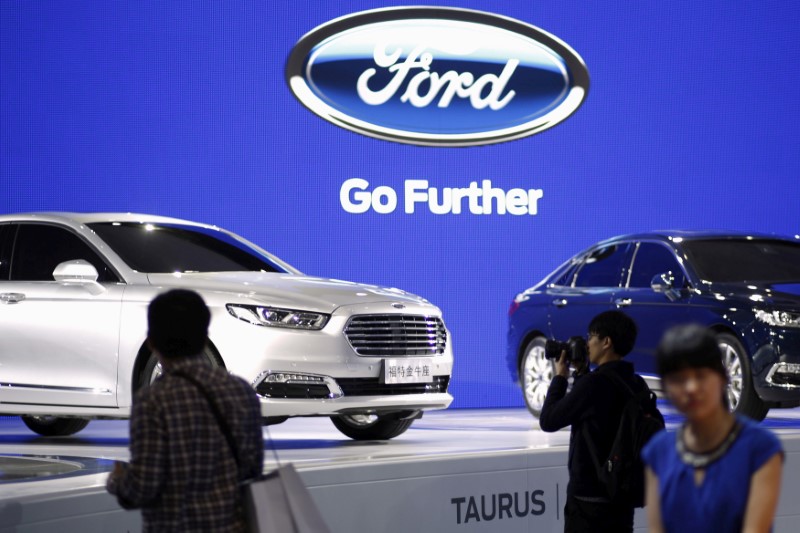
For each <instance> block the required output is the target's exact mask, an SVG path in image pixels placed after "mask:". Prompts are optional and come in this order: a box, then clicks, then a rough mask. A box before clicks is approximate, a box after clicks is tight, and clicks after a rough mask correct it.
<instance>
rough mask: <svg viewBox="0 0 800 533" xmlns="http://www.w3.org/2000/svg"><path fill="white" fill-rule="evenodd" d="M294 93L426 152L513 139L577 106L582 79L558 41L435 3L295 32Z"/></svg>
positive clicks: (581, 67)
mask: <svg viewBox="0 0 800 533" xmlns="http://www.w3.org/2000/svg"><path fill="white" fill-rule="evenodd" d="M286 79H287V82H288V84H289V87H290V88H291V90H292V92H293V93H294V95H295V96H296V97H297V99H298V100H300V102H302V103H303V105H305V106H306V107H308V109H310V110H311V111H313V112H314V113H316V114H317V115H319V116H320V117H322V118H324V119H325V120H328V121H330V122H332V123H334V124H336V125H337V126H341V127H343V128H346V129H348V130H352V131H355V132H358V133H361V134H364V135H368V136H370V137H377V138H379V139H386V140H389V141H395V142H400V143H408V144H417V145H428V146H474V145H481V144H491V143H498V142H504V141H510V140H513V139H519V138H521V137H526V136H529V135H533V134H534V133H539V132H541V131H544V130H546V129H548V128H551V127H553V126H555V125H556V124H558V123H560V122H562V121H563V120H565V119H566V118H567V117H569V116H570V115H571V114H572V113H574V112H575V111H576V110H577V109H578V108H579V107H580V105H581V103H583V101H584V99H585V98H586V94H587V92H588V90H589V73H588V71H587V70H586V65H585V64H584V63H583V60H582V59H581V57H580V56H579V55H578V54H577V53H576V52H575V51H574V50H572V48H570V47H569V46H568V45H567V44H566V43H564V42H563V41H561V40H560V39H558V38H557V37H555V36H553V35H550V34H549V33H546V32H544V31H542V30H540V29H539V28H536V27H534V26H531V25H529V24H526V23H524V22H521V21H518V20H514V19H511V18H507V17H502V16H500V15H495V14H491V13H484V12H480V11H472V10H465V9H454V8H443V7H397V8H389V9H379V10H374V11H364V12H360V13H355V14H352V15H348V16H345V17H342V18H339V19H336V20H333V21H331V22H328V23H327V24H323V25H322V26H319V27H317V28H315V29H314V30H312V31H311V32H310V33H308V34H306V35H305V36H303V37H302V38H301V39H300V41H298V43H297V44H296V45H295V47H294V49H293V50H292V52H291V54H290V55H289V59H288V61H287V65H286Z"/></svg>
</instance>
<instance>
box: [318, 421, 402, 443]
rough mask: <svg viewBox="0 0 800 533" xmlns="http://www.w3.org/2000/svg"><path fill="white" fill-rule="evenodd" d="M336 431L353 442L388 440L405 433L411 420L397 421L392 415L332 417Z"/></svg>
mask: <svg viewBox="0 0 800 533" xmlns="http://www.w3.org/2000/svg"><path fill="white" fill-rule="evenodd" d="M331 422H333V425H334V426H336V429H338V430H339V431H341V432H342V433H344V434H345V435H347V436H348V437H350V438H351V439H353V440H389V439H393V438H395V437H396V436H398V435H400V434H402V433H405V431H406V430H407V429H408V428H409V427H411V424H412V423H413V422H414V419H413V418H409V419H403V420H398V419H396V418H393V417H392V415H341V416H332V417H331Z"/></svg>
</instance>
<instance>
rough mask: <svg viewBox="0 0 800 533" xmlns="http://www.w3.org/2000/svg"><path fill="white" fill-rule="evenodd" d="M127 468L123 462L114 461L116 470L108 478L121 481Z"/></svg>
mask: <svg viewBox="0 0 800 533" xmlns="http://www.w3.org/2000/svg"><path fill="white" fill-rule="evenodd" d="M124 470H125V468H124V467H123V466H122V462H121V461H114V470H112V471H111V473H110V474H109V476H108V477H110V478H113V479H119V478H120V477H121V476H122V473H123V472H124Z"/></svg>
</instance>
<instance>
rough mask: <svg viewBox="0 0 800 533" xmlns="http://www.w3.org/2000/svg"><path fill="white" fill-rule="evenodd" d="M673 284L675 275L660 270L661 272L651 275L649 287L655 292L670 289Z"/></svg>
mask: <svg viewBox="0 0 800 533" xmlns="http://www.w3.org/2000/svg"><path fill="white" fill-rule="evenodd" d="M674 286H675V276H673V275H672V272H662V273H661V274H656V275H655V276H653V279H652V280H650V287H651V288H652V289H653V290H654V291H656V292H667V291H671V290H672V289H673V288H674Z"/></svg>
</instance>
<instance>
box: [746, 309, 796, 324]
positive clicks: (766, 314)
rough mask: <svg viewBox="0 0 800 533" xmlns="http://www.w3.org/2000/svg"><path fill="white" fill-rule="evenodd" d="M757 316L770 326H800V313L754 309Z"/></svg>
mask: <svg viewBox="0 0 800 533" xmlns="http://www.w3.org/2000/svg"><path fill="white" fill-rule="evenodd" d="M754 311H755V313H756V318H757V319H758V320H760V321H761V322H763V323H765V324H769V325H770V326H778V327H782V328H800V313H789V312H787V311H764V310H763V309H754Z"/></svg>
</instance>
